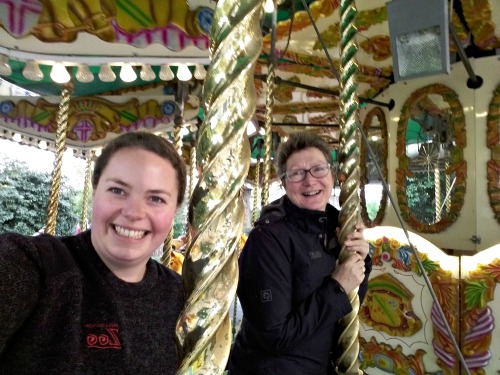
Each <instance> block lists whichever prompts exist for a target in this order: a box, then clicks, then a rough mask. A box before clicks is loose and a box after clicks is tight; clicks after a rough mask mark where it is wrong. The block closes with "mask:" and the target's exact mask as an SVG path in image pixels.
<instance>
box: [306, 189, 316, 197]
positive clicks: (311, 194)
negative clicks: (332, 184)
mask: <svg viewBox="0 0 500 375" xmlns="http://www.w3.org/2000/svg"><path fill="white" fill-rule="evenodd" d="M319 192H320V191H319V190H316V191H309V192H307V193H304V195H305V196H306V197H310V196H313V195H316V194H319Z"/></svg>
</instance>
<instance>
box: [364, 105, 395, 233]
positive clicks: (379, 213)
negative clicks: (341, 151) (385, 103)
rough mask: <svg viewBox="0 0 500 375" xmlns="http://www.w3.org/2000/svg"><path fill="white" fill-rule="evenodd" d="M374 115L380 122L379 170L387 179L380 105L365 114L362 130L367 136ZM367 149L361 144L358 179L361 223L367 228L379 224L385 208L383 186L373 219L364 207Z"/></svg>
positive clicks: (385, 124)
mask: <svg viewBox="0 0 500 375" xmlns="http://www.w3.org/2000/svg"><path fill="white" fill-rule="evenodd" d="M374 117H376V118H378V120H379V123H380V129H381V136H382V155H380V162H381V164H382V165H380V166H379V167H380V170H381V172H382V175H383V176H382V178H384V179H385V180H386V181H387V175H388V171H387V156H388V137H387V121H386V118H385V113H384V111H383V110H382V109H381V108H380V107H375V108H372V109H371V110H370V111H369V112H368V113H367V115H366V117H365V121H364V122H363V130H364V132H365V134H366V137H367V138H368V132H369V128H370V126H371V123H372V120H373V118H374ZM366 156H367V149H366V144H365V142H362V144H361V160H360V170H361V181H360V194H359V199H360V206H361V218H362V219H363V223H364V224H365V226H366V227H367V228H373V227H375V226H377V225H380V223H381V222H382V220H383V219H384V217H385V210H386V208H387V204H386V202H387V195H388V193H387V190H386V189H385V187H383V188H382V197H381V198H380V206H379V209H378V211H377V215H376V216H375V218H374V219H373V220H371V219H370V217H369V216H368V210H367V208H366V197H365V185H366V183H367V180H368V178H367V176H366V175H367V169H366V160H367V157H366Z"/></svg>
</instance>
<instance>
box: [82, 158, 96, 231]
mask: <svg viewBox="0 0 500 375" xmlns="http://www.w3.org/2000/svg"><path fill="white" fill-rule="evenodd" d="M93 156H94V152H93V151H91V150H89V151H88V153H87V162H86V166H85V181H84V182H83V204H82V217H81V220H80V230H81V231H82V232H83V231H85V230H87V211H88V210H89V197H90V187H91V184H92V182H91V174H92V158H93Z"/></svg>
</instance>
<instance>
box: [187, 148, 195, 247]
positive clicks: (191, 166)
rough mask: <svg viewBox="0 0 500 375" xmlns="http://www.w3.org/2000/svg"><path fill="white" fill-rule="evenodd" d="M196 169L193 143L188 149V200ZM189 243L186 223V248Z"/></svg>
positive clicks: (191, 193) (189, 234) (189, 237)
mask: <svg viewBox="0 0 500 375" xmlns="http://www.w3.org/2000/svg"><path fill="white" fill-rule="evenodd" d="M195 171H196V146H195V145H194V143H193V144H192V145H191V149H190V150H189V181H188V195H189V198H188V200H191V196H192V195H193V186H194V172H195ZM190 243H191V231H190V230H189V225H187V229H186V242H185V248H186V249H187V248H188V246H189V244H190Z"/></svg>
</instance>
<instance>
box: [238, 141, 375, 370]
mask: <svg viewBox="0 0 500 375" xmlns="http://www.w3.org/2000/svg"><path fill="white" fill-rule="evenodd" d="M277 169H278V171H279V174H280V177H281V181H282V184H283V186H284V188H285V191H286V195H285V196H283V197H282V198H280V199H279V200H277V201H275V202H273V203H271V204H270V205H268V206H266V207H264V208H263V209H262V214H261V217H260V219H259V220H258V221H257V222H256V223H255V227H254V229H253V230H252V231H251V232H250V235H249V237H248V240H247V242H246V244H245V247H244V248H243V251H242V253H241V256H240V260H239V265H240V278H239V285H238V297H239V299H240V302H241V305H242V309H243V314H244V318H243V321H242V324H241V330H240V332H239V333H238V336H237V338H236V342H235V344H234V347H233V350H232V353H231V356H230V359H229V364H228V369H229V375H245V374H247V375H267V374H283V375H285V374H287V375H288V374H297V375H298V374H300V375H324V374H334V373H335V372H334V368H333V366H332V365H331V357H332V353H334V352H335V351H336V347H337V343H338V338H339V334H340V333H341V330H340V328H339V326H338V321H339V319H341V318H342V317H344V316H345V315H346V314H348V313H349V312H351V311H352V307H351V304H350V302H349V299H348V294H349V293H350V292H351V291H353V290H354V289H355V288H357V287H359V292H358V293H359V296H360V298H361V299H363V297H364V295H365V293H366V288H367V282H368V275H369V272H370V271H371V260H370V257H369V255H368V243H367V242H366V240H365V239H364V237H363V226H362V225H361V224H358V225H357V226H356V230H355V231H354V232H353V233H350V234H349V236H348V239H347V241H346V243H345V245H346V249H347V250H348V251H351V252H353V254H352V255H351V256H350V257H349V258H348V260H346V261H345V262H343V263H342V264H338V262H337V260H338V258H339V252H340V246H339V243H338V238H337V229H338V226H339V222H338V214H339V212H338V210H336V209H335V208H334V207H333V206H331V205H330V204H329V203H328V201H329V199H330V196H331V193H332V189H333V186H334V178H335V176H334V173H333V169H332V157H331V152H330V149H329V147H328V145H327V144H326V142H324V141H323V140H322V139H321V137H319V136H318V135H315V134H312V133H295V134H293V135H291V136H290V137H289V140H288V141H287V142H285V143H283V144H282V145H281V146H280V149H279V151H278V156H277Z"/></svg>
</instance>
